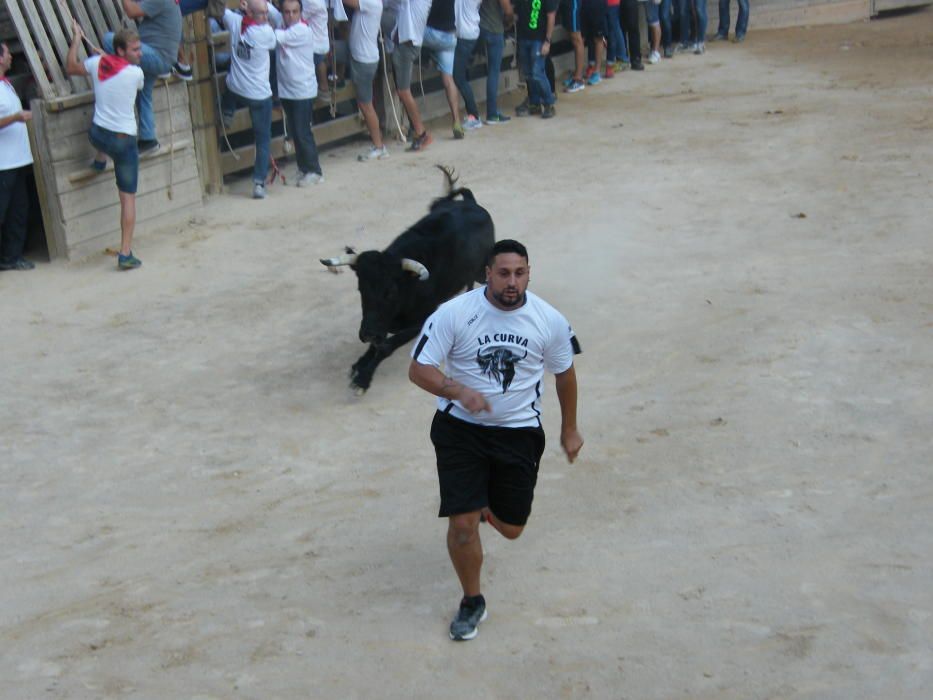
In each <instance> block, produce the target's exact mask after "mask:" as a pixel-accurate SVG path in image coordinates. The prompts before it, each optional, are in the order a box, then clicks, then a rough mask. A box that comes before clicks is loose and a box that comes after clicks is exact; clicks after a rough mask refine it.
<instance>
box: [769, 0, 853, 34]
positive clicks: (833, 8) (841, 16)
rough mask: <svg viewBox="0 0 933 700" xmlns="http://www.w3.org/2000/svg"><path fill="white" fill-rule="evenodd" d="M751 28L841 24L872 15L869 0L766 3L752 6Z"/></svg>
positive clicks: (811, 0) (812, 0)
mask: <svg viewBox="0 0 933 700" xmlns="http://www.w3.org/2000/svg"><path fill="white" fill-rule="evenodd" d="M752 12H753V13H754V14H753V16H752V22H753V23H754V29H765V28H772V29H774V28H779V27H798V26H812V25H818V24H844V23H846V22H855V21H857V20H860V19H868V18H869V16H870V15H871V0H838V1H836V2H821V3H816V2H815V1H814V0H810V1H809V3H805V4H800V3H796V4H793V5H791V3H790V2H788V3H787V4H786V5H784V4H781V5H765V6H764V7H758V6H756V7H754V8H752Z"/></svg>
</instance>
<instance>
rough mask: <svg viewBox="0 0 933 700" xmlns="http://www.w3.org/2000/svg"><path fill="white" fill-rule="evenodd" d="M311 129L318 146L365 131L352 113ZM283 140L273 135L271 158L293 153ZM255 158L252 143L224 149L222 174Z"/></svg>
mask: <svg viewBox="0 0 933 700" xmlns="http://www.w3.org/2000/svg"><path fill="white" fill-rule="evenodd" d="M311 130H312V132H313V133H314V140H315V142H316V143H317V145H318V147H319V148H320V147H322V146H324V145H326V144H328V143H333V142H334V141H337V140H339V139H342V138H346V137H347V136H353V135H355V134H362V133H364V132H365V127H364V126H362V125H361V124H360V122H359V119H358V118H357V116H356V115H355V114H354V115H352V116H349V117H340V118H339V119H333V120H331V121H329V122H324V123H323V124H316V125H315V126H313V127H312V129H311ZM284 141H285V139H284V138H283V137H282V136H276V137H273V139H272V143H271V146H270V149H269V150H270V152H271V154H272V157H273V158H276V159H278V158H281V157H283V156H285V155H294V152H293V151H290V152H289V153H287V154H286V153H285V148H284V146H283V144H284ZM234 152H235V153H236V154H237V155H239V156H240V159H239V160H237V159H236V157H235V156H234V155H233V153H234ZM255 160H256V146H255V145H254V144H249V145H246V146H241V147H240V148H237V149H235V150H234V151H233V152H231V151H226V152H225V153H223V154H222V155H221V162H222V167H223V172H224V175H229V174H230V173H236V172H240V171H241V170H250V169H252V167H253V162H254V161H255Z"/></svg>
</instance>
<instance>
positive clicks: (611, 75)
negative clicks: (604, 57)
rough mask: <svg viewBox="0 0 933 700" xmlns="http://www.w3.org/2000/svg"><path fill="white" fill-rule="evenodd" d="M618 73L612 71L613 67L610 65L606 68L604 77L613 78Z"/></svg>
mask: <svg viewBox="0 0 933 700" xmlns="http://www.w3.org/2000/svg"><path fill="white" fill-rule="evenodd" d="M615 74H616V72H615V71H614V70H613V69H612V65H611V64H609V65H607V66H606V73H605V75H603V77H604V78H612V77H613V76H614V75H615Z"/></svg>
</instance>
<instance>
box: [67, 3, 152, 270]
mask: <svg viewBox="0 0 933 700" xmlns="http://www.w3.org/2000/svg"><path fill="white" fill-rule="evenodd" d="M83 37H84V34H83V32H82V31H81V27H80V26H78V23H77V22H76V21H73V23H72V38H71V46H70V47H69V49H68V61H67V65H66V70H67V72H68V75H78V76H87V77H90V78H91V83H92V85H93V87H94V117H93V118H92V120H91V131H90V133H89V134H88V138H89V140H90V142H91V145H92V146H94V148H96V149H97V157H96V158H95V159H94V163H93V167H94V168H95V169H96V170H103V169H104V168H105V167H106V160H105V159H104V156H105V155H106V156H109V157H110V158H112V159H113V171H114V174H115V175H116V179H117V191H118V192H119V195H120V234H121V235H120V253H119V255H118V257H117V266H118V267H119V268H120V269H121V270H132V269H134V268H137V267H139V266H140V265H142V262H140V260H139V258H137V257H136V256H135V255H133V250H132V244H133V230H134V229H135V227H136V186H137V183H138V181H139V147H138V145H137V143H136V133H137V128H136V115H135V114H134V113H133V105H134V104H135V103H136V95H137V93H138V92H139V91H140V90H142V89H143V88H144V86H145V83H146V77H145V73H144V72H143V71H142V69H141V68H140V67H139V64H140V62H141V61H142V55H143V48H142V42H141V41H140V39H139V34H137V33H136V30H134V29H121V30H120V31H119V32H117V33H116V34H114V35H113V37H112V38H111V42H112V46H113V49H114V51H115V53H114V54H109V53H108V54H105V55H100V56H91V57H90V58H88V59H87V60H85V61H84V62H83V63H81V62H80V61H79V60H78V47H79V46H80V45H81V39H82V38H83Z"/></svg>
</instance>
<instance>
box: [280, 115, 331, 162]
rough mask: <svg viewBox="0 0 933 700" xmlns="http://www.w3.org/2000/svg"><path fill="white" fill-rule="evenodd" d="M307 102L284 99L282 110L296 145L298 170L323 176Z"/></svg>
mask: <svg viewBox="0 0 933 700" xmlns="http://www.w3.org/2000/svg"><path fill="white" fill-rule="evenodd" d="M312 102H313V100H312V99H311V98H310V97H309V98H308V99H306V100H289V99H286V98H284V97H283V98H282V109H283V110H284V111H285V122H286V125H287V126H288V135H289V136H291V138H292V143H293V144H295V160H296V161H298V170H300V171H301V173H302V175H304V174H305V173H317V174H318V175H321V174H322V173H321V161H320V160H319V159H318V155H317V144H316V143H315V142H314V134H312V133H311V103H312Z"/></svg>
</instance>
